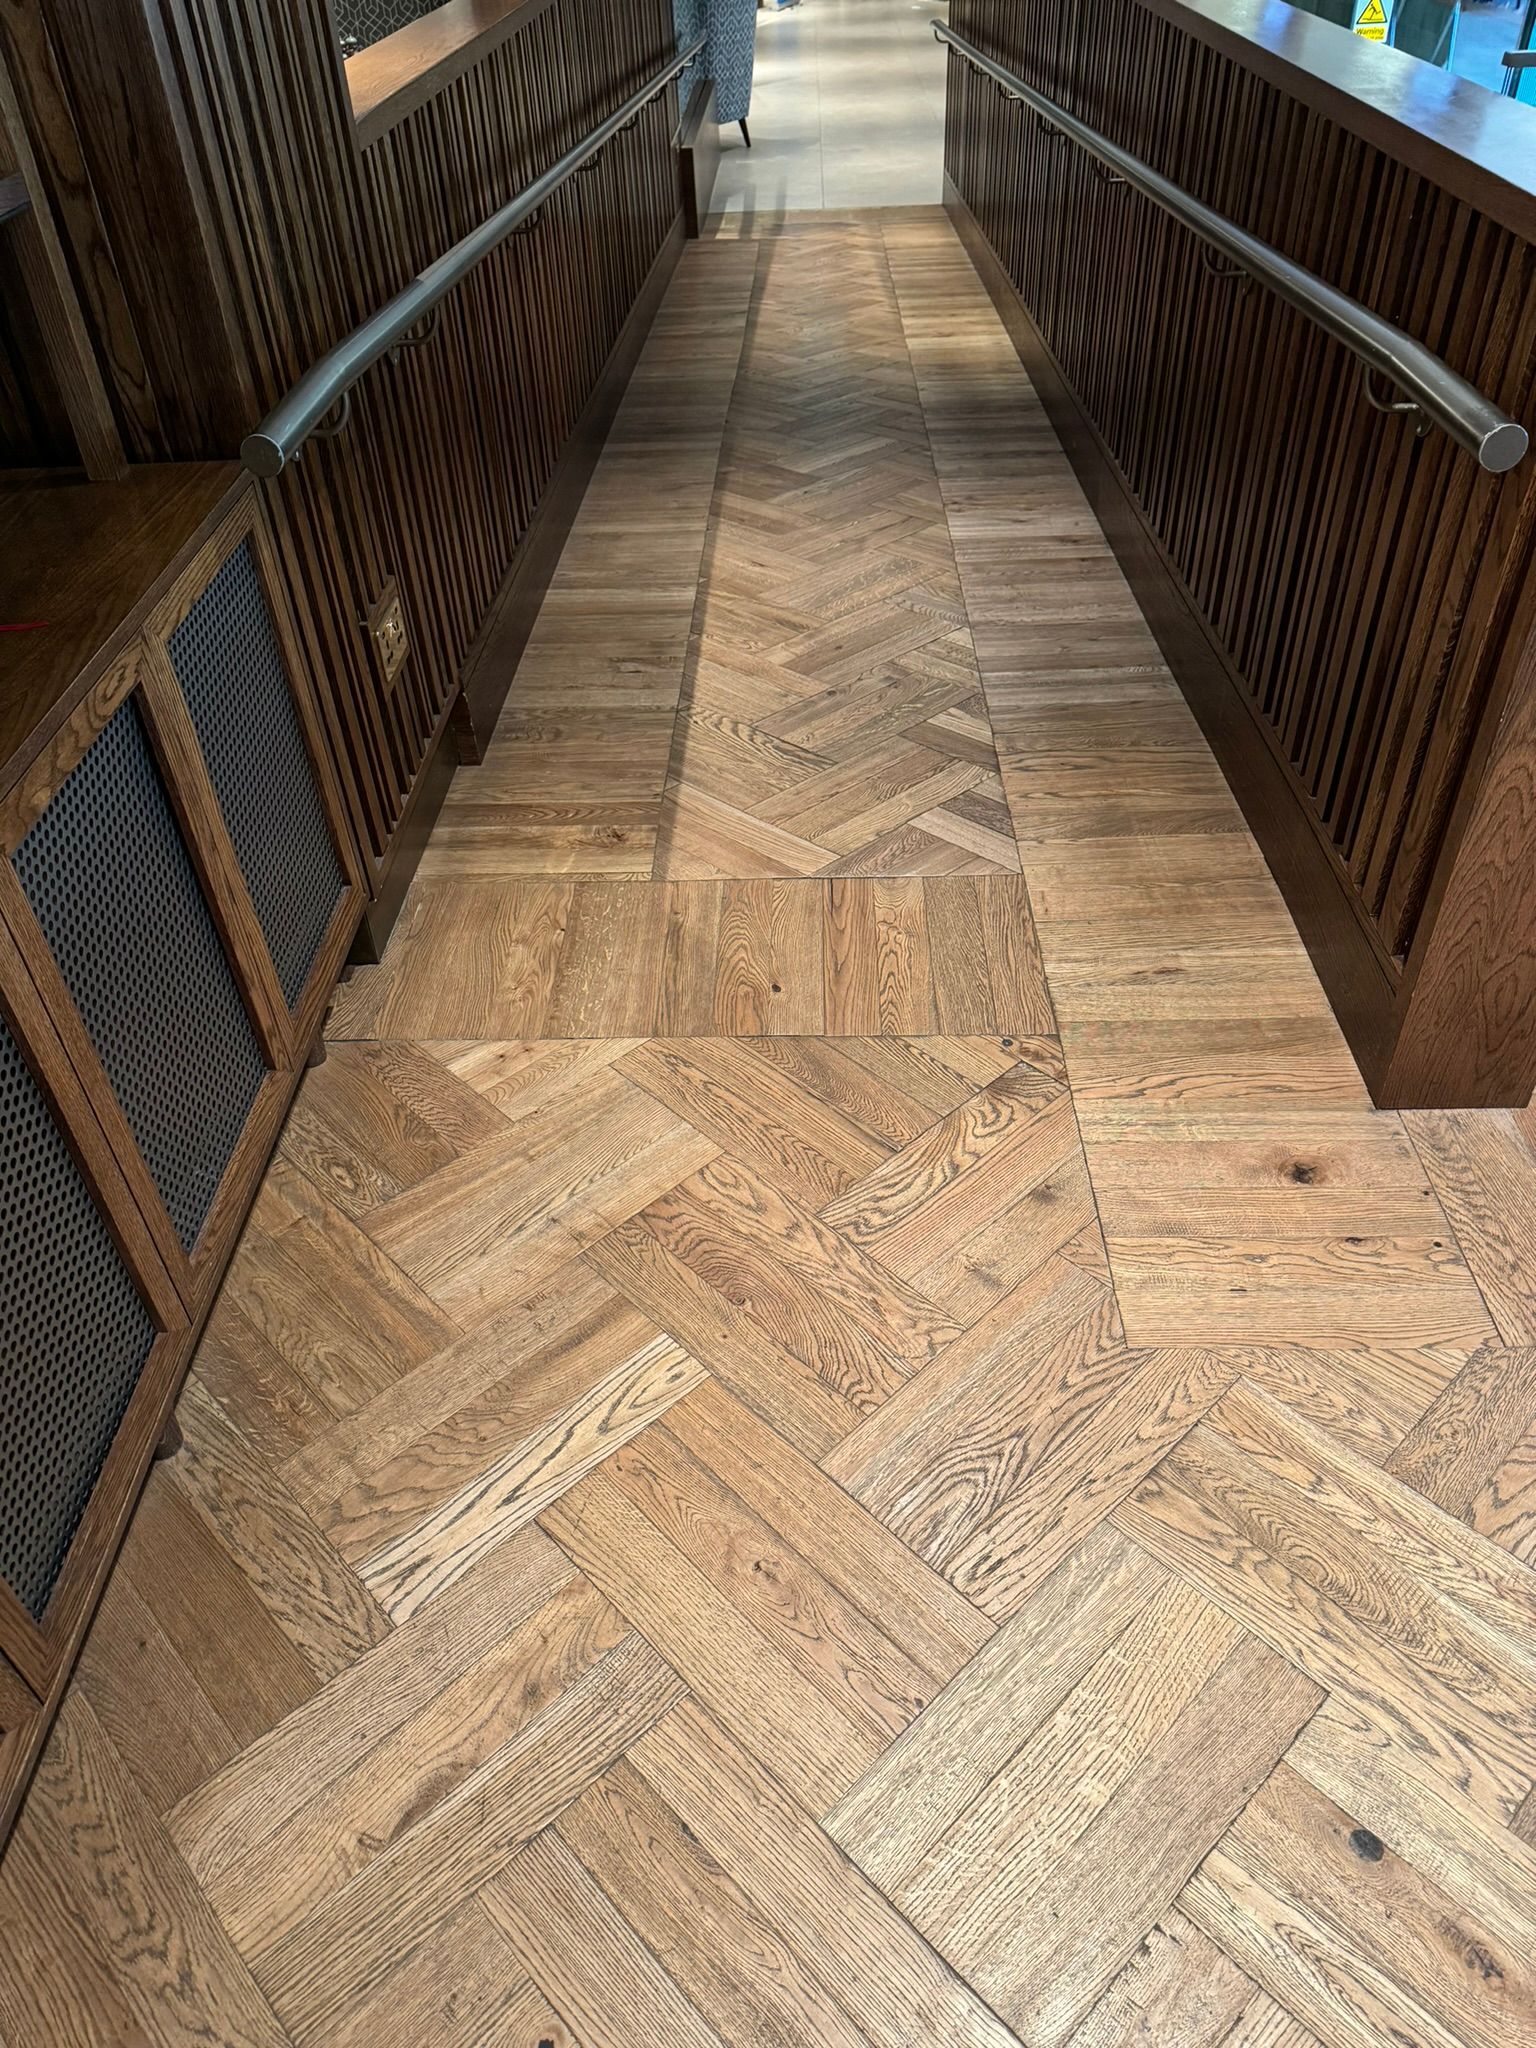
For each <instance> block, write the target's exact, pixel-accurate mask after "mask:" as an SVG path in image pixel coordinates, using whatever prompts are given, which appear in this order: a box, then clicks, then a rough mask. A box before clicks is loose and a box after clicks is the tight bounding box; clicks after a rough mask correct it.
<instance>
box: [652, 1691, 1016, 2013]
mask: <svg viewBox="0 0 1536 2048" xmlns="http://www.w3.org/2000/svg"><path fill="white" fill-rule="evenodd" d="M631 1756H632V1761H633V1762H634V1764H635V1767H636V1768H637V1769H638V1770H639V1772H640V1773H641V1775H642V1776H643V1777H644V1778H645V1779H646V1780H647V1781H648V1782H649V1783H650V1784H651V1785H652V1786H653V1787H654V1789H655V1790H656V1791H657V1792H658V1793H659V1794H660V1796H661V1797H662V1798H663V1799H665V1800H666V1801H667V1803H668V1804H669V1805H670V1806H671V1808H672V1810H673V1811H674V1812H675V1813H676V1814H677V1816H678V1818H679V1819H680V1820H682V1821H683V1822H684V1824H685V1825H686V1826H687V1827H689V1828H690V1829H691V1830H692V1831H693V1833H694V1834H695V1835H696V1836H697V1837H698V1839H699V1840H700V1841H701V1842H702V1843H703V1845H704V1847H705V1849H706V1850H708V1851H709V1852H710V1854H711V1855H713V1856H715V1857H716V1858H717V1859H719V1860H721V1861H722V1862H724V1863H725V1864H726V1866H727V1867H728V1868H729V1869H730V1870H731V1872H732V1874H733V1876H734V1877H735V1879H736V1882H737V1883H738V1884H739V1885H740V1886H741V1887H742V1889H743V1890H744V1891H745V1892H746V1893H747V1895H748V1897H749V1898H751V1899H752V1900H753V1901H754V1902H755V1904H756V1905H757V1907H758V1909H759V1910H760V1911H761V1912H762V1913H763V1914H765V1915H766V1916H767V1917H768V1918H770V1919H771V1920H772V1922H773V1923H774V1924H775V1926H777V1927H778V1929H779V1930H780V1932H781V1934H782V1936H783V1938H784V1939H785V1940H786V1941H787V1942H789V1943H790V1944H791V1946H792V1947H793V1948H794V1949H795V1951H796V1953H797V1954H798V1955H799V1956H800V1957H801V1958H802V1959H803V1961H804V1962H805V1963H806V1964H807V1965H808V1966H809V1967H810V1968H812V1969H813V1970H814V1971H815V1972H816V1973H817V1975H818V1976H819V1977H820V1978H821V1979H822V1981H823V1982H824V1983H825V1984H826V1986H827V1988H828V1990H829V1991H831V1993H832V1994H833V1996H834V1997H835V1998H836V1999H837V2000H838V2003H839V2004H840V2005H841V2006H842V2008H843V2010H844V2011H845V2012H846V2013H848V2015H849V2017H850V2018H851V2019H853V2020H854V2021H856V2022H857V2024H858V2025H859V2026H861V2027H862V2028H863V2030H864V2033H865V2035H866V2037H867V2038H868V2040H869V2041H870V2043H871V2044H872V2048H886V2044H889V2048H898V2044H905V2043H907V2042H910V2041H911V2039H912V2037H913V2033H914V2031H915V2032H917V2033H918V2035H919V2037H921V2034H922V2033H923V2032H927V2033H928V2034H929V2035H930V2036H931V2037H932V2038H933V2039H935V2040H941V2041H954V2042H956V2043H964V2044H966V2048H982V2044H986V2048H994V2044H995V2048H1009V2044H1012V2042H1013V2041H1014V2036H1013V2035H1012V2034H1011V2033H1010V2032H1009V2030H1008V2029H1007V2028H1006V2027H1005V2026H1004V2025H1003V2024H1002V2022H1001V2021H1000V2020H999V2019H998V2018H997V2017H996V2016H995V2015H994V2014H993V2013H991V2012H990V2011H988V2009H987V2008H986V2006H985V2005H983V2004H982V2002H981V2000H980V1999H978V1998H977V1997H976V1996H975V1994H974V1993H973V1992H971V1991H969V1990H967V1988H966V1987H965V1985H964V1984H963V1983H962V1982H961V1981H960V1979H959V1978H958V1977H956V1976H954V1975H953V1974H952V1973H951V1971H950V1970H949V1969H948V1968H947V1967H946V1966H945V1964H944V1963H943V1962H942V1961H941V1960H940V1959H939V1957H938V1956H937V1955H936V1954H935V1953H934V1952H933V1951H932V1950H931V1949H930V1948H928V1947H927V1946H926V1944H924V1943H923V1942H922V1941H921V1940H920V1938H919V1937H918V1936H917V1935H916V1934H915V1933H914V1932H913V1930H912V1929H911V1927H910V1926H909V1925H908V1924H907V1922H906V1921H905V1920H903V1919H902V1918H901V1916H900V1915H899V1914H897V1913H896V1912H895V1911H894V1910H893V1909H892V1908H891V1907H890V1906H889V1905H888V1904H887V1903H886V1902H885V1900H884V1899H883V1898H882V1897H881V1896H880V1894H879V1892H877V1891H876V1890H875V1888H874V1887H873V1886H872V1885H871V1884H870V1883H869V1882H868V1881H867V1880H866V1879H864V1878H863V1877H861V1876H860V1874H859V1873H858V1872H857V1871H856V1870H855V1869H854V1867H853V1865H852V1864H851V1863H848V1862H846V1861H844V1860H843V1859H842V1858H841V1857H840V1856H839V1855H838V1853H837V1851H836V1849H835V1848H834V1847H833V1845H832V1844H831V1842H829V1841H828V1840H827V1838H826V1836H825V1835H823V1834H822V1833H821V1831H820V1830H819V1829H818V1828H817V1827H816V1826H815V1825H814V1823H813V1822H812V1821H811V1820H810V1819H809V1818H808V1816H807V1815H805V1814H804V1813H803V1812H802V1811H801V1810H800V1809H799V1808H798V1807H797V1806H796V1805H795V1804H794V1802H793V1801H792V1800H791V1799H789V1798H788V1797H787V1796H786V1794H785V1793H783V1792H782V1791H780V1789H779V1787H778V1786H777V1785H776V1784H775V1782H774V1780H773V1778H772V1777H771V1776H770V1775H769V1774H768V1773H767V1771H765V1770H764V1769H763V1768H762V1766H760V1765H759V1764H756V1763H754V1762H753V1760H752V1759H751V1757H750V1756H748V1755H747V1754H746V1753H745V1752H744V1751H743V1750H742V1749H741V1748H740V1747H739V1746H738V1744H737V1743H735V1742H734V1741H733V1740H732V1739H731V1737H730V1736H729V1735H728V1734H727V1733H726V1732H725V1729H724V1728H723V1727H722V1726H720V1724H719V1723H718V1722H717V1721H714V1720H711V1718H710V1717H709V1716H708V1715H707V1714H706V1713H705V1712H703V1711H702V1710H701V1709H700V1708H699V1707H697V1706H695V1705H694V1704H693V1703H691V1702H690V1703H689V1704H688V1705H686V1706H684V1707H682V1708H680V1709H678V1711H677V1712H675V1713H673V1714H671V1715H669V1716H668V1717H667V1719H666V1720H665V1721H663V1722H661V1723H658V1725H657V1726H656V1727H655V1728H654V1729H652V1730H651V1731H650V1733H649V1734H648V1735H647V1736H644V1737H642V1738H641V1740H640V1741H639V1742H637V1743H636V1744H635V1746H634V1749H633V1751H632V1752H631Z"/></svg>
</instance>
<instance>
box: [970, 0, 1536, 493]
mask: <svg viewBox="0 0 1536 2048" xmlns="http://www.w3.org/2000/svg"><path fill="white" fill-rule="evenodd" d="M933 32H934V34H935V35H936V36H937V37H938V39H939V41H940V42H941V43H948V44H949V45H950V46H951V48H952V49H953V50H954V51H955V53H956V55H957V56H960V57H962V58H963V59H964V60H965V62H966V63H967V64H969V65H971V66H972V68H973V69H975V70H977V71H981V72H984V73H985V74H986V76H987V77H988V78H990V79H992V80H993V81H994V82H995V83H996V84H997V85H998V86H999V87H1001V89H1002V91H1003V92H1004V93H1005V94H1006V95H1007V96H1008V97H1009V98H1010V99H1015V100H1019V101H1021V102H1022V103H1023V105H1025V106H1027V107H1030V108H1032V109H1033V111H1034V112H1035V113H1037V114H1038V115H1039V116H1040V117H1041V119H1042V120H1043V121H1045V122H1046V123H1048V125H1049V126H1050V127H1051V128H1053V129H1055V130H1057V131H1058V132H1059V133H1060V134H1062V135H1064V136H1066V137H1067V138H1068V139H1069V140H1071V141H1072V142H1075V143H1076V144H1077V145H1078V147H1079V148H1080V149H1085V150H1087V152H1088V154H1089V155H1090V156H1092V157H1095V158H1096V159H1097V160H1098V162H1099V163H1101V164H1103V165H1105V166H1106V167H1107V168H1108V169H1109V170H1110V171H1112V172H1114V173H1115V174H1116V175H1117V177H1118V178H1120V179H1123V180H1124V181H1125V183H1126V184H1127V185H1134V186H1135V187H1136V189H1137V191H1139V192H1142V193H1144V194H1145V195H1146V197H1147V198H1148V199H1150V200H1152V201H1153V203H1154V204H1155V205H1157V206H1160V207H1162V209H1163V211H1164V212H1165V213H1170V214H1172V215H1173V217H1174V219H1175V220H1177V221H1180V222H1182V224H1183V225H1184V226H1185V227H1187V228H1188V229H1189V230H1190V231H1191V233H1193V234H1195V235H1198V236H1199V237H1200V239H1201V241H1203V242H1206V243H1208V244H1209V245H1210V247H1211V248H1213V249H1215V250H1217V251H1219V252H1220V253H1221V254H1222V255H1224V256H1226V257H1228V258H1229V259H1230V260H1231V262H1232V263H1233V264H1234V265H1235V266H1236V268H1237V269H1239V270H1241V271H1243V272H1245V273H1246V274H1247V275H1248V276H1249V277H1253V278H1257V279H1258V281H1259V283H1260V284H1263V285H1266V286H1267V287H1268V288H1269V290H1270V291H1272V292H1274V294H1275V295H1276V297H1277V298H1281V299H1284V300H1285V301H1286V302H1287V303H1288V304H1289V305H1292V306H1295V307H1296V308H1297V310H1298V311H1299V312H1302V313H1305V314H1306V316H1307V318H1308V319H1309V320H1312V321H1314V322H1315V323H1316V324H1317V325H1318V326H1319V327H1321V328H1323V329H1324V330H1325V331H1326V332H1327V333H1329V334H1331V335H1333V336H1334V337H1335V339H1336V340H1339V341H1342V342H1343V344H1344V346H1345V347H1346V348H1347V349H1349V350H1350V352H1351V353H1352V354H1353V355H1355V356H1357V357H1358V358H1359V360H1360V361H1361V362H1362V363H1363V364H1364V365H1365V366H1366V369H1367V371H1368V372H1369V371H1379V372H1380V374H1381V375H1382V376H1383V377H1384V378H1386V379H1387V381H1388V382H1389V383H1390V384H1393V385H1395V386H1396V388H1397V389H1398V390H1399V391H1401V392H1403V393H1404V394H1405V396H1406V398H1407V399H1408V401H1409V409H1411V410H1413V411H1416V412H1417V413H1418V414H1419V415H1420V416H1421V419H1422V420H1423V422H1424V423H1425V424H1426V425H1427V424H1428V423H1429V422H1431V421H1433V423H1434V424H1435V425H1436V426H1438V427H1443V428H1444V429H1445V431H1446V433H1448V434H1449V435H1450V437H1451V439H1452V440H1453V441H1456V442H1458V443H1459V444H1460V445H1461V446H1462V447H1463V448H1467V449H1470V450H1471V452H1472V453H1473V454H1474V455H1475V456H1476V457H1477V459H1478V461H1479V462H1480V463H1481V465H1482V466H1483V468H1484V469H1487V470H1492V471H1493V472H1494V474H1495V475H1501V474H1502V473H1503V472H1504V471H1505V470H1510V469H1513V468H1514V466H1515V464H1516V463H1517V462H1519V461H1520V459H1521V457H1522V456H1523V455H1524V454H1525V451H1526V447H1527V445H1528V440H1529V437H1528V436H1527V434H1526V431H1525V428H1524V427H1522V426H1521V425H1520V423H1519V421H1518V420H1512V419H1511V418H1510V417H1509V415H1508V414H1507V413H1504V412H1501V411H1500V410H1499V408H1498V407H1497V406H1496V405H1495V404H1494V403H1493V401H1492V400H1491V399H1489V398H1485V397H1484V396H1483V394H1482V392H1481V391H1479V390H1478V388H1477V386H1476V385H1475V384H1469V383H1468V382H1467V380H1466V378H1465V377H1462V376H1460V375H1458V374H1457V372H1456V371H1455V370H1453V369H1452V368H1451V367H1450V365H1449V364H1448V363H1443V362H1442V361H1441V360H1440V358H1439V357H1438V356H1437V355H1434V354H1433V353H1432V352H1431V351H1430V350H1429V349H1427V348H1425V346H1424V344H1423V343H1422V342H1419V341H1415V340H1414V339H1413V336H1412V335H1410V334H1405V333H1404V332H1403V330H1402V329H1401V328H1400V327H1394V326H1393V325H1392V323H1391V321H1390V320H1383V319H1381V318H1380V316H1379V315H1377V314H1375V313H1372V312H1371V311H1370V310H1369V309H1368V308H1367V307H1365V306H1362V305H1361V304H1359V302H1358V301H1357V300H1355V299H1352V298H1350V296H1349V295H1348V293H1347V292H1341V291H1339V290H1338V289H1337V288H1336V287H1335V286H1334V285H1331V284H1328V283H1326V282H1325V281H1324V280H1323V279H1322V278H1320V277H1318V276H1316V275H1314V273H1313V272H1312V271H1310V270H1305V269H1303V267H1302V266H1301V265H1300V264H1299V263H1293V262H1292V261H1291V259H1290V257H1289V256H1283V255H1282V254H1281V253H1280V251H1279V250H1278V249H1272V248H1271V247H1270V246H1269V244H1268V243H1267V242H1261V241H1260V240H1259V239H1258V237H1257V236H1256V235H1250V234H1248V233H1247V232H1246V231H1245V230H1244V229H1242V228H1240V227H1238V226H1237V225H1236V223H1235V222H1233V221H1230V220H1228V219H1227V217H1226V215H1225V214H1221V213H1217V212H1216V211H1215V210H1214V209H1213V208H1211V207H1209V206H1203V205H1202V204H1201V202H1200V201H1199V200H1198V199H1195V198H1192V197H1191V195H1190V194H1189V193H1188V192H1186V191H1185V190H1184V189H1183V187H1182V186H1179V185H1175V184H1174V183H1172V181H1171V180H1170V179H1168V178H1165V177H1163V176H1162V175H1161V173H1160V172H1158V171H1154V170H1153V169H1152V167H1151V165H1150V164H1144V163H1143V162H1142V161H1141V159H1140V157H1136V156H1132V155H1131V153H1130V151H1129V150H1125V149H1121V148H1120V147H1119V145H1118V144H1117V143H1113V142H1111V141H1109V140H1108V138H1107V137H1105V136H1103V135H1100V134H1099V133H1098V131H1097V129H1094V128H1090V127H1089V126H1088V124H1087V122H1086V121H1080V120H1078V118H1077V116H1076V115H1075V114H1069V113H1067V111H1066V110H1065V108H1063V107H1059V106H1057V105H1056V103H1055V101H1054V100H1050V99H1047V98H1046V96H1045V94H1044V93H1042V92H1036V90H1035V89H1034V87H1033V86H1031V85H1026V84H1025V82H1024V80H1023V79H1022V78H1020V77H1018V76H1017V75H1016V74H1015V73H1014V72H1012V71H1008V70H1006V69H1005V68H1004V67H1003V66H1002V65H1001V64H998V63H996V62H995V61H994V60H993V59H992V58H991V57H988V56H987V55H986V54H985V52H984V51H981V50H978V49H977V48H976V46H975V44H974V43H971V42H968V41H967V40H966V38H965V37H964V36H962V35H957V34H956V33H955V31H954V30H953V29H952V28H950V27H949V25H948V23H946V22H942V21H936V22H934V24H933Z"/></svg>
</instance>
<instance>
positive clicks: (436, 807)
mask: <svg viewBox="0 0 1536 2048" xmlns="http://www.w3.org/2000/svg"><path fill="white" fill-rule="evenodd" d="M457 702H458V699H457V698H455V700H454V703H457ZM452 713H453V705H450V706H449V707H448V710H447V711H445V712H444V713H443V718H442V724H441V726H440V728H439V731H438V735H437V738H436V739H435V740H434V742H433V744H432V748H431V751H430V752H429V753H428V755H427V758H426V760H425V761H424V762H423V763H422V765H421V768H420V770H419V771H418V773H417V776H416V780H415V782H414V783H413V784H412V785H411V793H410V795H409V796H408V797H407V798H406V800H405V808H404V810H403V811H402V812H401V814H400V822H399V823H398V824H397V825H396V827H395V832H394V837H393V838H392V839H391V840H390V843H389V852H388V853H387V854H386V855H385V857H384V859H383V860H382V861H381V862H380V863H379V869H378V873H377V874H376V876H375V877H374V884H373V893H372V895H371V896H370V897H369V898H368V900H367V901H366V902H365V903H364V905H363V911H362V916H361V917H360V919H359V920H358V924H357V929H356V931H355V933H354V935H353V940H352V950H351V953H350V954H349V956H348V957H349V958H350V959H351V960H353V961H355V962H358V963H360V964H371V963H373V962H375V961H378V960H382V959H383V957H384V948H385V947H386V946H387V945H388V944H389V935H390V933H391V932H392V931H393V930H394V928H395V920H396V919H397V918H398V917H399V915H400V912H401V911H402V910H403V909H404V907H405V899H406V897H407V895H408V894H409V893H410V887H411V883H412V882H413V881H414V880H415V879H416V870H417V868H418V867H420V865H421V856H422V855H423V854H424V853H425V852H426V850H427V841H428V840H429V839H430V838H431V837H432V827H433V826H434V825H435V824H436V823H437V817H438V813H439V812H440V811H441V810H442V808H443V800H444V798H445V797H446V796H447V794H448V788H449V785H450V783H451V782H452V781H453V771H454V768H455V767H456V765H457V762H456V759H455V755H454V749H453V742H452V740H451V738H450V737H449V733H448V721H449V719H450V717H451V716H452Z"/></svg>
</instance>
